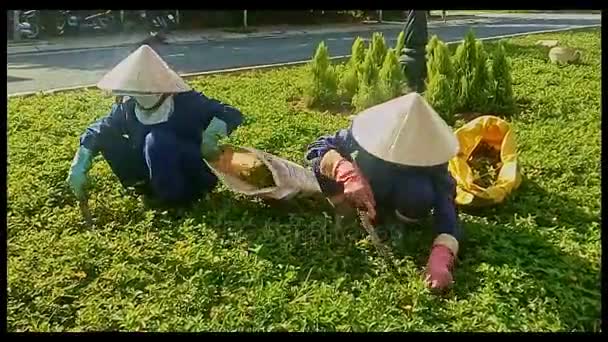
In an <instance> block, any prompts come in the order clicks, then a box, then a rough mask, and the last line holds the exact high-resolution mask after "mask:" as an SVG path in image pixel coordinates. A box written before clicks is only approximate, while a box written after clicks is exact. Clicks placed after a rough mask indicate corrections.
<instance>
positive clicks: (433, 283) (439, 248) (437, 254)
mask: <svg viewBox="0 0 608 342" xmlns="http://www.w3.org/2000/svg"><path fill="white" fill-rule="evenodd" d="M456 253H458V241H457V240H456V239H455V238H454V237H453V236H451V235H448V234H441V235H439V236H438V237H437V238H436V239H435V242H434V243H433V247H432V248H431V255H430V256H429V261H428V264H427V268H426V281H427V282H428V284H429V287H430V288H431V289H432V290H439V291H443V290H446V289H448V288H449V287H450V286H451V285H452V283H453V282H454V278H453V277H452V270H453V269H454V261H455V258H456Z"/></svg>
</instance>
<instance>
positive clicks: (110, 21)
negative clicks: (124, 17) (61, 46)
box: [61, 10, 120, 33]
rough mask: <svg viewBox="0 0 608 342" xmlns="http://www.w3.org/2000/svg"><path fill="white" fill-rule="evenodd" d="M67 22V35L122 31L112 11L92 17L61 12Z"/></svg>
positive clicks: (65, 28) (71, 12) (74, 12)
mask: <svg viewBox="0 0 608 342" xmlns="http://www.w3.org/2000/svg"><path fill="white" fill-rule="evenodd" d="M61 12H62V16H63V20H64V22H65V25H64V31H65V32H66V33H77V32H83V31H84V32H115V31H118V30H119V29H120V22H119V21H118V20H117V19H116V18H115V15H114V13H113V12H112V10H107V11H104V12H101V13H95V14H92V15H84V14H80V13H77V12H76V11H61Z"/></svg>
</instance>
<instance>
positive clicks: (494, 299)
mask: <svg viewBox="0 0 608 342" xmlns="http://www.w3.org/2000/svg"><path fill="white" fill-rule="evenodd" d="M538 39H559V40H560V42H561V44H562V45H571V46H575V47H577V48H579V49H581V50H582V52H583V64H581V65H569V66H566V67H558V66H555V65H552V64H549V63H548V62H547V58H546V51H544V52H543V49H542V48H540V47H536V46H534V42H535V41H536V40H538ZM508 43H509V45H508V52H509V54H510V57H511V58H512V64H513V78H514V82H515V85H514V90H515V93H516V97H517V101H518V103H519V104H520V110H519V113H518V114H516V115H515V116H513V117H511V118H510V119H509V120H510V121H511V122H512V123H513V127H514V129H515V131H516V132H517V136H518V142H519V150H520V153H521V159H520V160H521V164H522V167H523V172H524V174H525V176H526V177H527V178H526V180H525V181H524V183H523V184H522V187H521V188H520V189H519V190H518V191H517V193H516V194H515V195H514V196H513V197H512V198H510V199H509V200H508V201H507V202H506V203H505V204H504V205H502V206H500V207H497V208H494V209H490V210H486V211H484V212H479V213H475V214H474V215H473V214H464V213H461V220H462V224H463V225H464V227H465V232H466V238H465V239H464V241H463V242H462V244H461V250H462V253H461V256H460V257H461V259H460V263H459V265H458V267H457V270H456V272H455V279H456V283H455V287H454V289H453V291H452V293H450V294H449V295H447V296H444V297H436V296H434V295H432V294H430V293H429V292H428V291H427V290H426V289H425V288H424V286H423V283H422V281H421V280H420V277H419V274H420V272H421V270H422V267H423V266H424V264H425V261H426V258H427V254H428V248H429V245H430V243H431V240H432V237H433V236H432V234H431V233H430V231H429V229H424V228H420V227H418V228H416V227H412V228H409V229H408V230H407V231H405V233H404V234H403V238H401V239H394V245H395V251H396V254H397V255H398V256H399V257H400V263H401V265H400V271H401V273H402V274H404V275H406V278H401V279H396V278H395V277H393V276H392V274H391V273H390V271H389V270H390V269H389V268H387V266H386V265H385V264H384V262H383V260H382V259H381V257H380V256H378V255H377V254H376V252H375V250H374V248H373V246H371V245H369V244H366V243H365V240H364V235H363V234H362V233H361V232H360V229H359V228H358V227H357V226H356V225H355V224H352V225H350V226H347V227H346V233H345V234H341V235H338V234H335V232H334V230H333V222H332V219H331V212H330V211H329V209H328V208H327V206H325V205H324V204H314V203H309V202H308V201H304V200H300V201H298V202H296V203H293V204H292V206H291V207H290V210H285V208H276V207H269V206H268V205H266V204H263V203H260V202H259V201H255V200H251V199H249V198H245V197H242V196H237V195H234V194H232V193H231V192H229V191H228V190H226V189H225V188H221V189H219V191H216V192H214V193H213V194H212V195H211V196H210V198H209V199H208V200H206V201H201V203H199V204H198V205H197V206H196V207H195V208H194V209H193V210H191V211H189V212H188V213H187V215H185V216H184V217H176V216H174V215H173V214H171V213H166V212H158V211H146V210H145V209H144V208H143V205H142V204H141V201H140V200H139V199H138V198H135V197H132V196H128V195H126V193H125V190H123V189H122V188H121V187H120V185H119V183H118V182H117V179H116V178H115V177H114V176H113V175H112V173H111V172H110V169H109V167H108V166H107V164H106V163H105V162H103V161H102V160H101V159H98V161H97V163H96V164H95V166H94V167H93V169H92V170H91V172H90V175H91V180H92V184H91V188H92V190H91V191H92V198H91V201H90V205H91V210H92V212H93V215H94V216H95V218H96V220H97V227H96V228H94V229H86V228H84V227H83V225H82V222H81V221H82V220H81V217H80V213H79V210H78V205H77V203H76V202H75V199H74V197H73V196H72V195H71V194H70V192H69V190H68V189H67V187H66V186H65V184H64V179H65V178H66V175H67V172H68V169H69V166H70V162H71V159H72V156H73V154H74V152H75V150H76V148H77V145H78V136H79V135H80V133H81V132H82V131H83V130H84V129H85V127H86V126H87V124H88V123H90V122H91V121H92V120H94V119H95V118H98V117H100V116H102V115H104V114H106V112H107V111H108V108H109V107H110V104H111V102H112V99H110V98H105V97H102V95H101V93H100V92H98V91H75V92H70V93H62V94H57V95H41V96H34V97H27V98H11V99H9V103H8V209H7V211H8V308H7V314H8V316H7V320H8V325H7V326H8V330H9V331H75V330H76V331H80V330H146V331H158V330H180V331H181V330H194V331H205V330H222V331H235V330H239V331H241V330H247V331H250V330H264V331H270V330H289V331H319V330H321V331H334V330H338V331H403V330H408V331H414V330H417V331H419V330H422V331H462V330H465V331H564V330H565V331H572V330H578V331H580V330H585V331H597V330H599V322H600V255H601V248H600V226H601V222H600V198H601V191H600V180H601V179H600V165H601V162H600V132H601V131H600V98H601V90H600V89H601V86H600V85H601V76H600V75H601V72H600V55H601V50H600V45H601V37H600V29H596V30H592V31H583V32H577V33H560V34H544V35H535V36H529V37H524V38H517V39H512V40H509V41H508ZM486 45H488V44H487V43H486ZM304 74H305V73H304V69H303V68H302V67H297V68H286V69H277V70H273V71H264V72H262V71H259V72H248V73H243V74H239V75H229V76H208V77H203V78H200V79H197V80H193V81H192V82H191V84H192V86H194V88H196V89H198V90H201V91H203V92H205V93H206V94H207V95H209V96H213V97H217V98H219V99H221V100H224V101H227V102H228V103H231V104H233V105H235V106H237V107H239V108H241V109H242V110H243V112H244V113H246V115H247V119H246V122H245V124H244V126H243V127H242V128H240V129H239V130H238V131H237V132H236V133H235V135H234V136H233V137H232V139H231V140H232V142H233V143H237V144H242V145H246V146H252V147H255V148H259V149H262V150H265V151H268V152H271V153H274V154H277V155H279V156H282V157H286V158H288V159H291V160H293V161H296V162H299V163H303V154H304V152H305V149H306V146H307V144H308V143H310V142H311V141H313V139H315V138H316V137H317V136H319V135H321V134H326V133H332V132H334V131H335V130H337V129H339V128H342V127H346V126H347V125H348V122H349V121H348V119H347V117H346V116H345V115H343V116H337V115H334V114H332V113H328V112H319V111H314V110H303V109H300V108H299V107H295V106H293V105H292V104H293V103H294V100H296V99H297V98H298V96H300V95H301V93H302V89H301V84H302V79H303V76H304Z"/></svg>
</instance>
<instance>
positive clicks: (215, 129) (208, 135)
mask: <svg viewBox="0 0 608 342" xmlns="http://www.w3.org/2000/svg"><path fill="white" fill-rule="evenodd" d="M227 136H228V126H227V125H226V123H225V122H224V121H222V120H220V119H218V118H213V120H211V122H210V123H209V126H207V129H206V130H205V131H204V132H203V142H202V144H201V154H202V155H203V158H205V159H207V160H210V161H212V160H216V159H217V158H218V157H219V154H220V147H219V146H218V142H219V141H220V139H222V138H225V137H227Z"/></svg>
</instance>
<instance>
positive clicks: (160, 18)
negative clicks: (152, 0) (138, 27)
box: [140, 11, 177, 35]
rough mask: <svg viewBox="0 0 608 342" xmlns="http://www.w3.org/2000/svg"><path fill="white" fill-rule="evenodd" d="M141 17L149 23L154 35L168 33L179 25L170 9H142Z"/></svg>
mask: <svg viewBox="0 0 608 342" xmlns="http://www.w3.org/2000/svg"><path fill="white" fill-rule="evenodd" d="M140 18H141V20H142V21H145V22H146V23H147V24H148V28H149V29H150V31H151V32H150V33H151V34H152V35H155V34H157V33H160V34H162V33H167V32H169V31H171V30H173V29H175V28H176V26H177V20H176V18H175V16H174V15H173V14H172V13H171V12H169V11H150V13H148V12H147V11H140Z"/></svg>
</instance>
